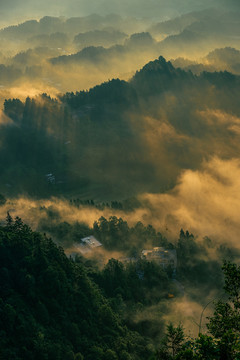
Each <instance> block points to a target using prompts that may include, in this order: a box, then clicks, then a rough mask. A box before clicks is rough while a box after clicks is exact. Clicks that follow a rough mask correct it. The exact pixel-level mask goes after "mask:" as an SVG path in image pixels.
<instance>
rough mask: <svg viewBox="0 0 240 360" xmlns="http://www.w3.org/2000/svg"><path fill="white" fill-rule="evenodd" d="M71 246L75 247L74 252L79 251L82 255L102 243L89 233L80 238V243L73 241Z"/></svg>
mask: <svg viewBox="0 0 240 360" xmlns="http://www.w3.org/2000/svg"><path fill="white" fill-rule="evenodd" d="M73 246H74V248H75V249H76V252H80V253H82V254H83V255H84V254H87V253H90V252H91V251H93V250H95V249H96V248H99V247H100V246H102V244H101V243H100V242H99V241H98V240H97V239H96V238H95V237H94V236H92V235H91V236H87V237H85V238H83V239H81V243H75V244H74V245H73Z"/></svg>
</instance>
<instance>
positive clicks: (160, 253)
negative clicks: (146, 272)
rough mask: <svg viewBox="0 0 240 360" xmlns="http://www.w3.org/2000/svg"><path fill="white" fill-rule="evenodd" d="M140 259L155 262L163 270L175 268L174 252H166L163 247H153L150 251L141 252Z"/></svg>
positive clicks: (175, 255)
mask: <svg viewBox="0 0 240 360" xmlns="http://www.w3.org/2000/svg"><path fill="white" fill-rule="evenodd" d="M141 258H142V259H145V260H148V261H155V262H157V263H159V264H161V265H162V267H163V268H166V267H168V266H171V267H172V268H173V269H176V267H177V252H176V250H166V249H164V248H163V247H155V248H153V249H152V250H143V251H142V254H141Z"/></svg>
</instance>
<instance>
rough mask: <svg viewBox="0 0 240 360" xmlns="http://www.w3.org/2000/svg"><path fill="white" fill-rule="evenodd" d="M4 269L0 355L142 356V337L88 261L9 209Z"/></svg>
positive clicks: (1, 252) (2, 239)
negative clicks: (97, 282)
mask: <svg viewBox="0 0 240 360" xmlns="http://www.w3.org/2000/svg"><path fill="white" fill-rule="evenodd" d="M0 274H1V276H0V288H1V293H0V295H1V297H0V329H1V339H0V357H1V359H10V358H11V359H18V360H20V359H24V360H25V359H39V360H40V359H41V360H42V359H64V360H65V359H83V356H84V359H89V360H92V359H93V357H92V356H93V354H95V355H94V356H95V357H94V358H99V359H118V358H121V354H123V358H124V356H125V355H124V354H125V352H126V351H127V353H128V354H129V356H130V357H129V359H130V358H133V359H140V358H144V356H145V355H144V351H145V350H143V349H142V347H141V345H140V342H139V341H140V340H141V341H143V339H141V338H140V337H139V335H137V334H134V333H132V332H130V331H129V330H128V329H127V328H126V327H125V326H123V325H122V323H121V320H120V318H119V316H118V315H117V314H116V313H115V312H114V311H113V310H112V308H111V307H110V305H109V302H108V301H107V300H106V298H105V297H104V296H103V295H102V294H101V292H100V291H99V289H98V288H97V286H96V285H95V284H94V283H93V281H92V280H91V279H90V278H89V277H88V275H87V272H86V269H85V267H84V265H81V264H80V263H74V262H72V261H71V260H69V259H68V258H67V257H66V256H65V254H64V252H63V250H62V248H58V247H57V246H56V245H55V244H54V243H53V242H52V240H51V239H49V238H47V237H43V236H42V235H40V234H39V233H35V232H33V231H32V230H31V229H30V228H29V227H28V226H27V225H25V224H23V223H22V221H21V219H19V218H16V219H15V220H13V219H12V218H11V216H10V215H8V219H7V225H6V226H2V227H1V228H0ZM96 354H98V355H96ZM104 354H105V355H104ZM116 354H117V355H116ZM142 355H143V357H142Z"/></svg>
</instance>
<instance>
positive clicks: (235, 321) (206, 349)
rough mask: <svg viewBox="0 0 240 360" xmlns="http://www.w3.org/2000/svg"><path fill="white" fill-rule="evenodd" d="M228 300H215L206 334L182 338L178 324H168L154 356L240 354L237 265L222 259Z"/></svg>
mask: <svg viewBox="0 0 240 360" xmlns="http://www.w3.org/2000/svg"><path fill="white" fill-rule="evenodd" d="M222 270H223V273H224V277H225V285H224V290H225V292H226V295H227V296H228V300H227V301H224V300H219V301H218V302H216V303H215V311H214V314H213V316H211V317H209V323H208V324H207V326H208V330H209V333H210V334H209V335H207V334H202V333H200V334H199V336H198V337H197V338H195V339H186V337H185V336H184V333H183V329H182V327H181V326H178V327H176V328H174V327H173V325H172V324H170V325H169V326H168V327H167V332H166V335H165V337H164V338H163V341H162V344H161V346H160V348H159V350H158V351H157V353H156V359H166V360H167V359H169V360H170V359H172V360H173V359H175V360H177V359H189V360H190V359H192V360H236V359H239V358H240V325H239V324H240V315H239V310H240V296H239V294H240V267H239V266H237V265H236V264H234V263H230V262H224V265H223V267H222Z"/></svg>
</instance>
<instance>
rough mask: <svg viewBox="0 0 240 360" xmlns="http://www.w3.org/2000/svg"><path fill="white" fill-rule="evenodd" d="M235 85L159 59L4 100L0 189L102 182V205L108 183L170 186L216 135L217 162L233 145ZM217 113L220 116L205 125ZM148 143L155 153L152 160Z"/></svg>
mask: <svg viewBox="0 0 240 360" xmlns="http://www.w3.org/2000/svg"><path fill="white" fill-rule="evenodd" d="M239 87H240V78H239V77H238V76H236V75H233V74H230V73H228V72H215V73H207V72H204V73H202V74H201V75H199V76H196V75H193V74H192V73H191V72H190V71H184V70H181V69H179V68H174V67H173V65H172V64H171V63H170V62H167V61H166V60H165V59H164V58H163V57H160V58H159V59H157V60H155V61H152V62H150V63H148V64H147V65H146V66H144V67H143V68H142V69H141V70H140V71H138V72H136V74H135V75H134V76H133V78H132V79H131V80H130V81H129V82H126V81H122V80H119V79H115V80H111V81H109V82H106V83H103V84H101V85H99V86H96V87H94V88H92V89H90V90H88V91H80V92H77V93H66V94H63V95H61V96H59V98H58V99H53V98H50V97H49V96H47V95H46V94H43V95H42V96H39V97H37V98H35V99H34V98H32V99H30V98H27V99H26V101H25V102H22V101H20V100H19V99H12V100H11V99H9V100H6V101H5V104H4V114H5V116H6V117H7V118H8V119H9V120H8V122H7V123H6V124H5V125H3V126H2V130H1V143H2V147H1V149H0V161H1V166H2V169H3V173H2V177H1V190H2V191H5V192H7V191H8V189H9V191H11V193H12V194H14V193H19V192H28V193H29V194H32V195H37V196H38V195H39V196H40V195H44V194H45V195H46V194H57V193H58V192H61V193H63V192H64V193H71V192H75V191H76V189H80V191H83V193H84V191H85V190H84V189H88V190H90V191H91V188H92V189H93V188H94V187H95V186H97V187H98V186H100V188H101V187H102V189H103V188H104V186H105V187H108V188H109V186H110V189H112V196H111V194H110V195H109V196H111V199H112V198H114V197H115V196H116V192H115V190H114V188H115V187H117V193H118V196H120V197H121V196H124V195H125V194H126V193H128V192H129V193H130V192H132V191H133V192H134V191H136V192H138V191H139V190H141V189H144V188H146V184H147V188H148V190H149V191H154V189H156V185H157V187H158V189H159V187H162V188H163V189H164V188H167V187H169V186H172V185H173V184H174V183H175V180H176V177H177V176H178V173H179V171H180V170H181V169H182V168H185V167H188V168H196V167H197V166H198V165H199V164H200V163H201V161H202V159H203V157H205V158H206V157H208V156H209V155H210V156H212V155H214V154H216V151H217V152H218V154H219V148H218V142H219V141H220V139H221V141H223V142H222V145H221V148H222V154H223V156H225V157H228V156H231V155H232V154H233V153H234V151H236V149H238V142H237V141H236V136H237V126H238V122H237V117H238V116H239V113H240V108H239V101H238V96H237V94H238V91H239ZM169 102H171V106H168V104H169ZM216 111H217V112H218V113H216ZM220 112H223V113H224V114H225V115H224V116H226V118H227V119H228V120H227V119H226V121H224V122H218V126H217V127H215V126H214V122H216V121H218V120H217V118H216V116H218V115H216V114H220ZM223 133H224V136H223ZM149 136H153V139H154V141H153V142H152V141H150V138H149ZM193 139H195V140H194V141H193ZM155 141H156V144H155ZM230 141H231V143H230ZM152 146H157V148H159V151H160V152H162V156H161V158H160V159H158V161H157V162H156V161H155V159H154V158H152V156H151V152H152ZM190 148H191V155H189V153H188V150H187V149H190ZM179 151H181V157H180V156H178V154H179ZM170 158H171V161H169V159H170ZM170 162H171V166H169V165H170ZM35 164H38V167H37V168H36V167H35ZM173 164H174V166H173ZM13 174H15V176H14V175H13ZM16 174H18V175H17V177H18V181H17V183H16V182H15V177H16ZM47 174H53V175H54V181H52V182H49V181H48V178H47V177H46V175H47ZM120 178H121V180H120ZM6 184H7V185H6ZM81 188H82V189H83V190H82V189H81ZM127 189H128V190H127ZM134 189H135V190H134ZM78 191H79V190H78ZM110 193H111V191H110ZM126 196H128V194H127V195H126ZM94 197H95V194H94V191H93V193H92V196H90V198H94Z"/></svg>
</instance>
